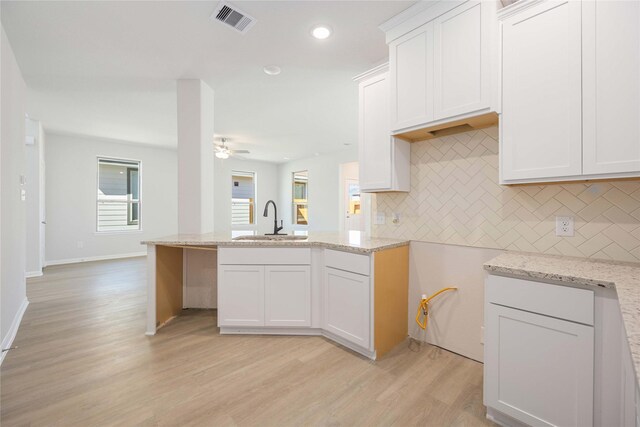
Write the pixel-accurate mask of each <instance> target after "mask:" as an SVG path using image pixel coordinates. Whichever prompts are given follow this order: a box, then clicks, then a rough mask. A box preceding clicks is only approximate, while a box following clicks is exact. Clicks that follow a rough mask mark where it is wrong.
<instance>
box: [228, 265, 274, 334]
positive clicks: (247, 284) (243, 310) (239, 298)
mask: <svg viewBox="0 0 640 427" xmlns="http://www.w3.org/2000/svg"><path fill="white" fill-rule="evenodd" d="M218 272H219V273H218V274H219V276H218V307H219V308H218V326H264V267H263V266H260V265H224V266H220V268H219V270H218Z"/></svg>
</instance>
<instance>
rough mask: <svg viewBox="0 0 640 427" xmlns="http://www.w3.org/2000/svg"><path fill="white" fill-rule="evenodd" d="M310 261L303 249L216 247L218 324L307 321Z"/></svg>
mask: <svg viewBox="0 0 640 427" xmlns="http://www.w3.org/2000/svg"><path fill="white" fill-rule="evenodd" d="M249 263H256V264H258V263H259V265H254V264H249ZM310 263H311V253H310V250H309V249H308V248H303V249H295V248H277V249H275V248H269V249H262V248H220V249H219V254H218V326H221V327H227V326H229V327H309V326H311V266H310Z"/></svg>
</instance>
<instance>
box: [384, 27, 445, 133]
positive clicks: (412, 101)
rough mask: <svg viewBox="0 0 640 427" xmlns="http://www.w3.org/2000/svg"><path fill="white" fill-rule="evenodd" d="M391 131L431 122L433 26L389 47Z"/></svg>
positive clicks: (402, 38)
mask: <svg viewBox="0 0 640 427" xmlns="http://www.w3.org/2000/svg"><path fill="white" fill-rule="evenodd" d="M389 77H390V81H391V87H390V89H391V128H392V129H393V130H397V129H403V128H407V127H411V126H415V125H420V124H422V123H427V122H431V121H433V118H434V114H433V22H429V23H427V24H425V25H423V26H422V27H420V28H417V29H415V30H413V31H411V32H410V33H408V34H405V35H404V36H402V37H400V38H399V39H397V40H394V41H393V42H392V43H390V44H389Z"/></svg>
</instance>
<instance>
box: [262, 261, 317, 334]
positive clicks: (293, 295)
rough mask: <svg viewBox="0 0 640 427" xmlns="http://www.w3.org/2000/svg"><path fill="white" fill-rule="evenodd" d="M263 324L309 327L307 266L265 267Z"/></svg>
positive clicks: (308, 275) (309, 298) (309, 271)
mask: <svg viewBox="0 0 640 427" xmlns="http://www.w3.org/2000/svg"><path fill="white" fill-rule="evenodd" d="M264 289H265V292H264V293H265V325H266V326H311V268H310V267H309V266H308V265H306V266H302V265H279V266H266V267H265V283H264Z"/></svg>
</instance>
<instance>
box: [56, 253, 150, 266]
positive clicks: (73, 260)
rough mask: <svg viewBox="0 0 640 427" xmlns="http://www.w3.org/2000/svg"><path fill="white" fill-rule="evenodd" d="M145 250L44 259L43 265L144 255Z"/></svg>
mask: <svg viewBox="0 0 640 427" xmlns="http://www.w3.org/2000/svg"><path fill="white" fill-rule="evenodd" d="M146 255H147V252H146V251H143V252H131V253H128V254H115V255H100V256H90V257H85V258H67V259H56V260H53V261H45V263H44V265H45V267H48V266H50V265H62V264H76V263H79V262H91V261H104V260H109V259H120V258H136V257H142V256H146Z"/></svg>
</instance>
